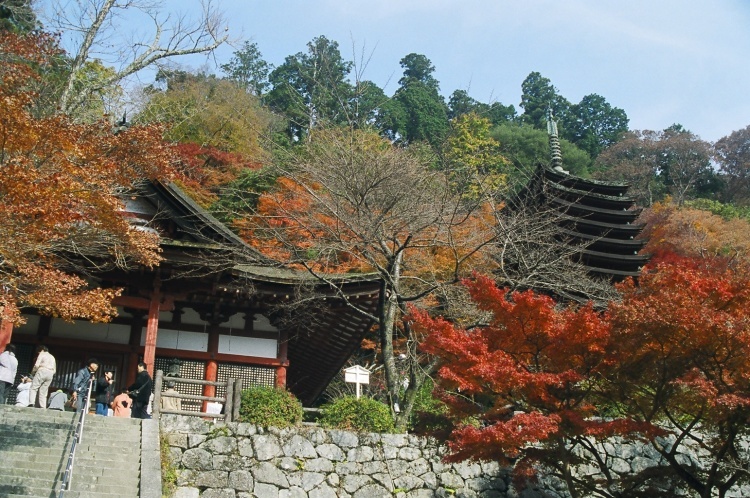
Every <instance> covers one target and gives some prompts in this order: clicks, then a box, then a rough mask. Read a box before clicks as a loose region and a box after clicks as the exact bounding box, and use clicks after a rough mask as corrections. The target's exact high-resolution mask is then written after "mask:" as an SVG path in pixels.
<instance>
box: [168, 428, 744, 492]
mask: <svg viewBox="0 0 750 498" xmlns="http://www.w3.org/2000/svg"><path fill="white" fill-rule="evenodd" d="M161 430H162V435H163V436H165V437H166V438H167V440H168V442H169V445H170V455H171V459H172V462H173V465H174V466H175V467H176V468H177V473H178V477H177V486H178V488H177V492H176V494H175V496H176V497H177V498H198V497H206V498H219V497H220V498H250V497H256V498H386V497H387V498H394V497H395V498H447V497H452V498H568V497H569V496H570V495H569V494H568V492H567V489H566V487H565V485H564V483H563V482H561V481H559V480H557V479H555V478H552V477H550V476H549V475H545V473H544V472H543V471H542V472H540V476H539V483H538V484H537V488H535V489H524V490H522V491H516V490H514V489H513V488H512V487H511V485H510V479H509V470H508V469H503V468H500V466H499V465H498V464H496V463H486V462H485V463H475V462H462V463H460V464H446V463H443V462H442V459H441V457H442V456H443V454H444V452H445V450H444V448H442V447H440V446H438V445H437V443H436V442H435V441H434V440H432V439H427V438H422V437H417V436H414V435H406V434H354V433H351V432H345V431H337V430H324V429H321V428H317V427H316V428H313V427H298V428H292V429H273V428H272V429H267V430H264V429H262V428H257V427H255V426H253V425H249V424H239V423H230V424H223V423H218V424H212V423H210V422H207V421H204V420H201V419H198V418H195V417H181V416H176V415H163V416H162V418H161ZM673 443H674V438H673V437H667V438H664V439H663V440H661V444H662V445H663V446H665V447H669V446H671V444H673ZM592 444H595V445H596V446H598V447H599V454H600V455H605V456H606V462H607V465H608V467H609V469H610V471H611V472H612V473H613V474H616V475H620V476H623V477H627V478H629V480H630V481H631V482H630V485H633V484H636V485H637V486H640V485H639V484H638V481H640V480H641V479H639V476H646V475H648V476H649V478H648V479H647V481H648V486H649V487H648V489H650V490H651V491H648V492H646V493H647V494H646V495H648V493H652V494H653V493H655V495H660V496H661V495H663V494H665V493H672V494H673V495H679V496H693V493H692V492H691V491H689V490H687V489H684V488H683V489H682V490H679V489H676V486H675V485H676V484H678V483H674V482H672V481H670V478H669V475H670V473H669V472H667V471H666V470H667V467H668V466H667V464H666V462H665V461H664V460H663V459H662V457H661V456H660V455H659V453H658V452H656V451H655V450H654V448H653V447H652V446H651V445H649V444H643V443H637V442H627V441H624V440H621V439H619V438H611V439H609V440H607V441H606V442H599V443H594V442H592ZM686 450H687V451H688V452H689V453H688V454H678V455H677V459H678V461H680V462H681V463H682V464H683V465H686V466H687V467H692V468H694V469H695V468H701V467H703V466H704V464H702V463H701V452H700V448H699V447H695V448H690V447H688V448H687V449H686ZM742 450H743V451H748V450H750V442H747V441H745V440H743V444H742ZM587 456H588V455H587V454H585V453H580V455H579V457H580V458H581V462H580V463H579V465H577V467H576V468H575V472H576V474H578V476H579V477H588V478H598V477H602V476H601V474H600V473H599V469H598V467H597V466H596V465H593V462H587V461H586V458H587ZM659 467H663V468H665V471H661V470H660V469H659ZM645 481H646V479H644V482H645ZM641 484H643V483H641ZM679 484H682V483H679ZM726 496H727V498H743V497H747V496H750V485H748V484H747V483H746V482H742V483H737V484H736V485H735V486H733V487H732V489H731V490H728V492H727V494H726Z"/></svg>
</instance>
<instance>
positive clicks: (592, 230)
mask: <svg viewBox="0 0 750 498" xmlns="http://www.w3.org/2000/svg"><path fill="white" fill-rule="evenodd" d="M560 220H562V222H563V223H564V225H565V226H571V227H573V228H574V231H576V232H579V233H582V234H587V235H595V236H606V237H608V238H613V239H626V240H630V239H633V240H635V237H637V236H638V235H639V234H640V233H641V231H643V227H644V225H643V224H642V223H629V224H627V223H626V224H624V225H623V224H620V223H606V222H603V221H597V220H591V219H583V218H576V217H575V216H567V215H561V216H560Z"/></svg>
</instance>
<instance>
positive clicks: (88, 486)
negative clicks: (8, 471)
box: [0, 470, 139, 496]
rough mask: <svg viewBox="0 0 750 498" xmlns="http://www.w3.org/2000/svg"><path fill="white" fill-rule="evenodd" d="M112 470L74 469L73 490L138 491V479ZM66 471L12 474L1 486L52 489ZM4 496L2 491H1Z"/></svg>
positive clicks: (0, 493) (60, 480)
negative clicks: (96, 472)
mask: <svg viewBox="0 0 750 498" xmlns="http://www.w3.org/2000/svg"><path fill="white" fill-rule="evenodd" d="M113 472H114V471H110V472H109V475H97V476H92V475H87V474H86V473H84V472H76V471H75V470H74V471H73V486H72V489H71V491H72V490H77V491H101V492H103V493H118V492H125V493H129V492H132V491H137V489H138V484H139V483H138V479H132V478H128V477H127V476H121V477H118V476H113V475H112V473H113ZM63 475H64V473H63V472H61V473H59V474H58V473H52V475H51V477H50V476H49V474H48V473H44V474H40V475H31V476H26V475H12V476H3V478H2V483H3V484H2V485H0V486H8V485H11V486H16V487H19V486H20V487H27V488H35V489H47V490H51V489H52V487H53V485H54V486H59V485H60V483H61V482H62V479H63ZM0 496H2V491H0Z"/></svg>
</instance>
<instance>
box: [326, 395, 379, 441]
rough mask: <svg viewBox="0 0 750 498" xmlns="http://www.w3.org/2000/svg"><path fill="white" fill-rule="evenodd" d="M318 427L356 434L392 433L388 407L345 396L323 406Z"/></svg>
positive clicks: (364, 399) (377, 402) (367, 400)
mask: <svg viewBox="0 0 750 498" xmlns="http://www.w3.org/2000/svg"><path fill="white" fill-rule="evenodd" d="M321 408H322V412H323V415H322V416H321V417H320V425H322V426H323V427H328V428H332V429H344V430H350V431H357V432H393V429H394V424H393V417H392V416H391V410H390V409H389V408H388V405H385V404H383V403H381V402H380V401H375V400H374V399H372V398H364V397H363V398H359V399H357V398H356V397H354V396H345V397H343V398H339V399H337V400H336V401H334V402H332V403H328V404H326V405H323V406H322V407H321Z"/></svg>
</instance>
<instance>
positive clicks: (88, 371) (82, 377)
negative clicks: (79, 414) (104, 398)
mask: <svg viewBox="0 0 750 498" xmlns="http://www.w3.org/2000/svg"><path fill="white" fill-rule="evenodd" d="M98 369H99V360H97V359H96V358H89V359H88V361H87V362H86V366H85V367H83V368H82V369H80V370H79V371H78V372H76V375H75V377H73V384H72V385H71V387H70V390H71V391H73V392H72V394H71V397H72V398H73V400H75V406H76V410H81V409H83V408H84V407H85V406H86V401H88V400H87V399H86V397H87V396H88V392H89V381H90V380H91V379H92V378H94V376H95V375H96V371H97V370H98Z"/></svg>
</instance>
